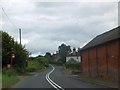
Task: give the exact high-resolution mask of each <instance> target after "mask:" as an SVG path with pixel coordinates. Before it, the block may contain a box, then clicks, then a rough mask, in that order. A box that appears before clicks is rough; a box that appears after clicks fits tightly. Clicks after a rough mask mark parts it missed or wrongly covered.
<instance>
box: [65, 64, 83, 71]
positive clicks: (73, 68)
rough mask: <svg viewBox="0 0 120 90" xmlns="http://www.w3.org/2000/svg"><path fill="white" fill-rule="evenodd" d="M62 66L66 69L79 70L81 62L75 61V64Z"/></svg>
mask: <svg viewBox="0 0 120 90" xmlns="http://www.w3.org/2000/svg"><path fill="white" fill-rule="evenodd" d="M64 67H65V68H66V69H72V70H81V64H80V63H77V64H67V63H66V64H64Z"/></svg>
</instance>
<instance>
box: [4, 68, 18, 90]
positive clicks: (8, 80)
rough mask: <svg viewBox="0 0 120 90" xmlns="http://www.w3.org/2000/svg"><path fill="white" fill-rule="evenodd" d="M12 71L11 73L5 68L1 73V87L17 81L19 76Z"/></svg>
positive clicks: (6, 86)
mask: <svg viewBox="0 0 120 90" xmlns="http://www.w3.org/2000/svg"><path fill="white" fill-rule="evenodd" d="M12 73H13V72H12V71H9V70H6V72H5V73H3V74H2V87H3V88H8V87H10V86H11V85H13V84H15V83H16V82H18V81H19V78H18V77H17V76H16V75H14V74H12ZM11 74H12V75H11Z"/></svg>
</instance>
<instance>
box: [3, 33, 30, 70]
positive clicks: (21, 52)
mask: <svg viewBox="0 0 120 90" xmlns="http://www.w3.org/2000/svg"><path fill="white" fill-rule="evenodd" d="M11 54H15V59H14V60H13V65H14V67H15V66H16V67H19V68H20V70H22V69H24V68H25V65H26V60H27V59H28V57H29V52H28V51H27V50H26V49H25V46H22V45H21V44H19V43H18V42H17V41H14V38H12V37H11V36H9V34H8V33H6V32H2V66H3V67H6V66H7V64H10V59H11Z"/></svg>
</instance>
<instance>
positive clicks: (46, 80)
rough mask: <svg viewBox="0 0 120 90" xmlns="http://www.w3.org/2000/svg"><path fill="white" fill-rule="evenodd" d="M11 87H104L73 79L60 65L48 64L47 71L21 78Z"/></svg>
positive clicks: (59, 88) (63, 89)
mask: <svg viewBox="0 0 120 90" xmlns="http://www.w3.org/2000/svg"><path fill="white" fill-rule="evenodd" d="M12 88H55V89H57V90H65V89H66V88H105V87H104V86H100V85H95V84H90V83H87V82H83V81H80V80H78V79H74V78H72V77H71V76H69V75H65V74H64V73H63V72H62V69H61V67H59V66H53V65H50V66H49V69H48V70H47V71H45V72H40V73H38V72H35V73H33V75H32V76H30V77H27V78H25V79H23V80H21V81H20V82H18V83H17V84H16V85H15V86H14V87H12Z"/></svg>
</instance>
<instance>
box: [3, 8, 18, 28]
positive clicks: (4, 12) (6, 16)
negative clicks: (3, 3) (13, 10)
mask: <svg viewBox="0 0 120 90" xmlns="http://www.w3.org/2000/svg"><path fill="white" fill-rule="evenodd" d="M2 11H3V13H4V14H5V16H6V17H7V19H8V21H9V22H10V23H11V24H12V25H13V26H14V27H15V28H17V29H18V26H17V25H16V24H15V23H13V22H12V20H11V19H10V18H9V16H8V14H7V13H6V12H5V10H4V8H3V7H2Z"/></svg>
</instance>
